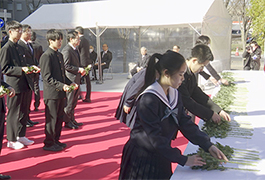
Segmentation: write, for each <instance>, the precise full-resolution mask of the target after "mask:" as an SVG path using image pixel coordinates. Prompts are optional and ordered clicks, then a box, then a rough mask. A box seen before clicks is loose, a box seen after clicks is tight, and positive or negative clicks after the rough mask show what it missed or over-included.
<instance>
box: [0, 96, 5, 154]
mask: <svg viewBox="0 0 265 180" xmlns="http://www.w3.org/2000/svg"><path fill="white" fill-rule="evenodd" d="M3 101H4V98H0V103H1V105H0V106H1V108H0V153H1V150H2V146H3V137H4V130H5V110H4V107H3V103H5V102H3Z"/></svg>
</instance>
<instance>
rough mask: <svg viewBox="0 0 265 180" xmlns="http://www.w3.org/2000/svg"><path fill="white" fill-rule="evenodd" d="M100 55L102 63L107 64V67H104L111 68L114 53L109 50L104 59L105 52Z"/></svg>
mask: <svg viewBox="0 0 265 180" xmlns="http://www.w3.org/2000/svg"><path fill="white" fill-rule="evenodd" d="M100 54H101V63H106V65H104V66H105V68H109V65H110V62H111V60H112V52H110V51H109V50H108V51H107V53H105V54H104V56H103V57H102V54H103V51H101V53H100Z"/></svg>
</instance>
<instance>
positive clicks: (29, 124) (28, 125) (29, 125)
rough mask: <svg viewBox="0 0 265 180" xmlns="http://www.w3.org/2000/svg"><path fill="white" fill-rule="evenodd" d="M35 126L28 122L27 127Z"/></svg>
mask: <svg viewBox="0 0 265 180" xmlns="http://www.w3.org/2000/svg"><path fill="white" fill-rule="evenodd" d="M33 126H34V125H33V124H31V123H30V122H28V121H27V125H26V127H33Z"/></svg>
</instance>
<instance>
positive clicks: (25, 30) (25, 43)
mask: <svg viewBox="0 0 265 180" xmlns="http://www.w3.org/2000/svg"><path fill="white" fill-rule="evenodd" d="M31 33H32V31H31V27H30V26H29V25H27V24H23V25H22V35H21V38H20V40H19V41H18V44H19V45H20V46H21V47H23V48H24V52H25V58H26V63H27V66H32V65H35V66H38V63H37V62H36V60H35V58H34V50H33V47H32V44H31V43H30V42H29V41H30V40H31ZM39 71H40V69H39V70H38V71H34V72H33V73H31V74H29V75H28V76H29V77H30V78H31V87H32V89H33V91H34V92H35V88H34V87H35V83H34V80H35V78H36V76H39V73H38V72H39ZM31 100H32V91H30V92H29V99H27V107H28V108H29V111H30V104H31ZM38 123H39V122H33V121H31V120H30V118H29V115H28V121H27V127H32V126H34V125H35V124H38Z"/></svg>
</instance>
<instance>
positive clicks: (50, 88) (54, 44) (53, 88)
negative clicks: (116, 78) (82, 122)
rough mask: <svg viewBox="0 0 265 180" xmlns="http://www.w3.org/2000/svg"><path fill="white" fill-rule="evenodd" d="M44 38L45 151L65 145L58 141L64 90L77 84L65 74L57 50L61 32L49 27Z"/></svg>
mask: <svg viewBox="0 0 265 180" xmlns="http://www.w3.org/2000/svg"><path fill="white" fill-rule="evenodd" d="M46 38H47V41H48V42H49V48H48V49H47V50H46V51H45V52H44V53H43V54H42V56H41V58H40V67H41V75H42V79H43V99H44V104H45V140H44V147H43V149H44V150H46V151H62V150H63V149H64V148H65V147H66V144H65V143H61V142H60V141H59V139H60V136H61V130H62V123H63V118H64V115H65V113H64V107H65V97H66V94H65V92H66V91H69V90H70V89H71V86H72V87H74V90H76V89H77V88H78V85H77V84H76V83H73V82H71V81H70V80H69V79H68V78H67V77H66V76H65V68H64V60H63V55H62V54H61V53H60V52H59V51H58V49H60V48H61V45H62V39H63V34H62V33H61V32H59V31H57V30H55V29H51V30H49V31H48V32H47V35H46ZM69 85H70V86H69Z"/></svg>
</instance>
